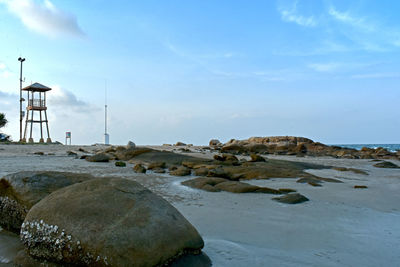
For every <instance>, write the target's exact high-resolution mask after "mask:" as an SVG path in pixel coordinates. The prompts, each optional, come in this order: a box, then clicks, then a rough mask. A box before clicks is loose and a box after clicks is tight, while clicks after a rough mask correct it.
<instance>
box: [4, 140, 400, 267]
mask: <svg viewBox="0 0 400 267" xmlns="http://www.w3.org/2000/svg"><path fill="white" fill-rule="evenodd" d="M79 147H82V148H84V149H85V150H88V151H93V150H95V149H97V147H95V146H77V147H70V146H62V145H42V146H39V145H24V146H21V145H0V166H1V167H0V176H3V175H6V174H9V173H13V172H17V171H22V170H55V171H72V172H88V173H92V174H94V175H96V176H118V177H125V178H127V179H133V180H136V181H138V182H139V183H141V184H142V185H144V186H146V187H147V188H149V189H151V190H152V191H154V192H156V193H157V194H160V195H161V196H163V197H164V198H166V199H167V200H168V201H169V202H170V203H171V204H172V205H174V206H175V207H176V208H177V209H178V210H179V211H180V212H181V213H182V214H183V215H184V216H185V217H186V218H187V219H188V220H189V221H190V222H191V223H192V224H193V225H194V226H195V227H196V228H197V229H198V230H199V232H200V234H201V235H202V236H203V238H204V240H205V243H206V244H205V248H204V251H205V252H206V253H207V254H208V255H209V256H210V258H211V260H212V261H213V263H214V266H246V265H247V266H266V265H267V266H268V265H269V266H380V265H386V266H396V265H400V254H399V253H398V248H399V246H400V206H399V204H398V203H400V194H399V193H398V192H399V191H400V170H399V169H379V168H375V167H373V166H372V165H373V164H374V163H375V162H371V161H370V160H350V159H333V158H324V157H318V158H311V157H305V158H297V157H293V156H268V157H269V158H276V159H284V160H292V161H303V162H310V163H318V164H322V165H327V166H338V167H352V168H358V169H362V170H365V171H366V172H368V173H369V175H362V174H355V173H352V172H340V171H336V170H332V169H326V170H325V169H324V170H309V171H308V172H310V173H312V174H315V175H318V176H320V177H325V178H335V179H339V180H342V181H343V183H323V186H322V187H312V186H310V185H308V184H299V183H296V179H285V178H276V179H269V180H251V181H247V182H249V183H252V184H255V185H260V186H267V187H272V188H282V187H285V188H293V189H296V190H297V191H298V192H299V193H301V194H303V195H305V196H306V197H308V198H309V199H310V201H308V202H305V203H302V204H297V205H287V204H281V203H278V202H275V201H273V200H271V198H272V197H274V196H273V195H268V194H256V193H249V194H233V193H228V192H218V193H211V192H205V191H200V190H195V189H191V188H188V187H185V186H182V185H181V184H180V182H181V181H184V180H187V179H191V178H193V177H173V176H169V175H167V174H154V173H148V174H136V173H134V172H133V170H132V167H133V165H132V164H127V167H126V168H119V167H115V166H114V164H113V163H112V162H110V163H91V162H87V161H85V160H79V159H75V158H74V157H71V156H67V154H66V151H68V150H73V151H77V150H78V148H79ZM156 148H158V149H168V150H172V149H176V147H156ZM190 149H193V150H196V149H197V148H195V147H194V148H190ZM38 151H41V152H44V153H45V154H49V153H54V155H44V156H39V155H34V154H33V153H34V152H38ZM189 154H190V155H192V156H194V155H199V156H202V157H211V156H212V155H211V154H210V153H203V154H197V153H189ZM392 162H393V163H396V164H397V165H400V162H399V161H392ZM354 185H366V186H368V188H367V189H354V188H353V186H354ZM19 246H20V245H19V243H18V237H17V236H15V235H11V234H9V233H7V232H5V231H4V230H3V231H1V232H0V262H3V263H7V262H8V261H11V260H12V258H13V257H14V255H15V253H16V251H18V249H19V248H20V247H19Z"/></svg>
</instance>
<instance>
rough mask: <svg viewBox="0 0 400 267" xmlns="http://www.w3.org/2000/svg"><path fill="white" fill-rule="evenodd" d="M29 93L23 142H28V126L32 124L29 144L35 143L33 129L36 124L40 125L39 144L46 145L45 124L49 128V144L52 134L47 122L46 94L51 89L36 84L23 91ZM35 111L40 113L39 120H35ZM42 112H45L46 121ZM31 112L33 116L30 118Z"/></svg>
mask: <svg viewBox="0 0 400 267" xmlns="http://www.w3.org/2000/svg"><path fill="white" fill-rule="evenodd" d="M22 90H23V91H27V93H28V106H27V107H26V119H25V131H24V138H23V140H22V141H23V142H26V133H27V129H28V124H29V123H30V127H31V128H30V135H29V143H33V138H32V128H33V124H34V123H39V124H40V140H39V143H44V139H43V123H46V128H47V141H46V142H47V143H51V139H50V133H49V123H48V120H47V113H46V111H47V107H46V92H48V91H50V90H51V88H49V87H47V86H44V85H42V84H40V83H34V84H32V85H30V86H27V87H25V88H23V89H22ZM35 111H39V120H34V119H33V115H34V112H35ZM42 111H44V120H43V117H42ZM29 112H30V113H31V115H30V116H29Z"/></svg>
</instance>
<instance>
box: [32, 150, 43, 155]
mask: <svg viewBox="0 0 400 267" xmlns="http://www.w3.org/2000/svg"><path fill="white" fill-rule="evenodd" d="M33 154H34V155H39V156H43V155H44V152H42V151H38V152H35V153H33Z"/></svg>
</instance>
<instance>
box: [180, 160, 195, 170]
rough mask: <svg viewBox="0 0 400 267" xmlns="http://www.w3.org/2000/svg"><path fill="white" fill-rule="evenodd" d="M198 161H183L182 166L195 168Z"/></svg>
mask: <svg viewBox="0 0 400 267" xmlns="http://www.w3.org/2000/svg"><path fill="white" fill-rule="evenodd" d="M197 164H198V163H197V162H192V161H183V162H182V166H185V167H188V168H190V169H193V168H194V166H196V165H197Z"/></svg>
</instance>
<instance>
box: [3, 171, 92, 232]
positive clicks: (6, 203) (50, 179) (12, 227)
mask: <svg viewBox="0 0 400 267" xmlns="http://www.w3.org/2000/svg"><path fill="white" fill-rule="evenodd" d="M93 178H94V177H93V176H92V175H90V174H80V173H71V172H53V171H52V172H50V171H40V172H37V171H26V172H17V173H14V174H9V175H6V176H4V177H3V178H1V179H0V226H2V227H3V228H5V229H7V230H9V231H12V232H16V233H19V230H20V227H21V224H22V222H23V221H24V219H25V216H26V214H27V212H28V211H29V209H30V208H31V207H32V206H33V205H35V204H36V203H37V202H39V201H40V200H41V199H42V198H44V197H46V196H47V195H49V194H50V193H51V192H53V191H56V190H58V189H60V188H63V187H65V186H69V185H72V184H75V183H79V182H82V181H86V180H89V179H93Z"/></svg>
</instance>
